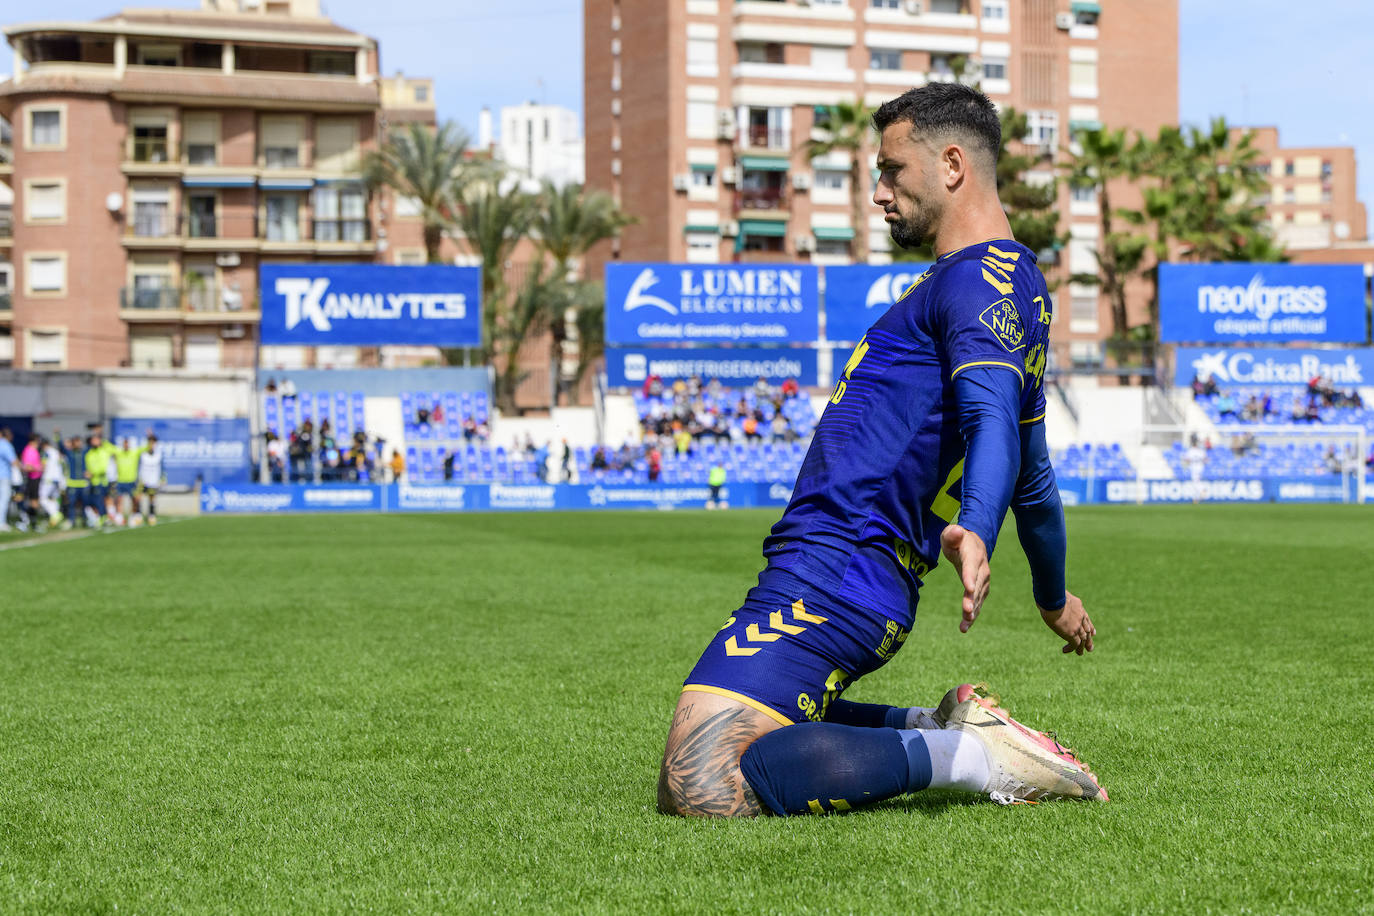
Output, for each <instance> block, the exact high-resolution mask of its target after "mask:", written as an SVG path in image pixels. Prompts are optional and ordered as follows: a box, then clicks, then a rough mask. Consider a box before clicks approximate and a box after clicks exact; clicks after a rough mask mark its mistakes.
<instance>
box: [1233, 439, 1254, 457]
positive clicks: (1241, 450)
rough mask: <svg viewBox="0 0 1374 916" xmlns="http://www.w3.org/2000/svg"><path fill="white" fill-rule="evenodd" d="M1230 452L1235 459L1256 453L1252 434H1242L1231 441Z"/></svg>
mask: <svg viewBox="0 0 1374 916" xmlns="http://www.w3.org/2000/svg"><path fill="white" fill-rule="evenodd" d="M1231 451H1232V453H1233V454H1235V456H1236V457H1237V458H1240V457H1243V456H1245V455H1247V454H1249V453H1251V452H1253V451H1257V445H1256V442H1255V434H1254V433H1242V434H1241V435H1239V436H1236V438H1235V439H1233V440H1231Z"/></svg>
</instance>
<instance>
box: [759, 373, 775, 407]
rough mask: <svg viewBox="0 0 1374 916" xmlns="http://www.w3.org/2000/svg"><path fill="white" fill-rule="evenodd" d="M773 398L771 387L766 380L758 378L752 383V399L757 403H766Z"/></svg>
mask: <svg viewBox="0 0 1374 916" xmlns="http://www.w3.org/2000/svg"><path fill="white" fill-rule="evenodd" d="M772 397H773V386H772V385H770V384H768V379H766V378H764V377H763V376H761V375H760V376H759V377H758V378H757V379H756V380H755V381H754V398H755V399H756V400H759V401H768V400H771V399H772Z"/></svg>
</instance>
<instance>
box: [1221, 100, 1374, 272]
mask: <svg viewBox="0 0 1374 916" xmlns="http://www.w3.org/2000/svg"><path fill="white" fill-rule="evenodd" d="M1243 130H1249V131H1250V132H1251V133H1252V134H1253V136H1254V145H1255V147H1256V148H1257V149H1258V150H1259V151H1260V157H1259V166H1260V169H1261V170H1262V171H1263V172H1264V174H1266V175H1268V176H1269V193H1268V194H1267V195H1266V196H1265V197H1264V198H1263V203H1264V205H1265V211H1266V213H1267V215H1268V217H1269V222H1270V225H1272V226H1273V228H1274V236H1275V238H1277V239H1278V241H1279V242H1280V243H1281V244H1282V245H1283V246H1284V247H1285V248H1287V249H1288V250H1289V251H1291V252H1293V253H1297V252H1299V251H1310V250H1312V249H1325V248H1331V247H1333V246H1336V245H1341V246H1342V247H1348V246H1349V245H1351V244H1353V243H1358V242H1363V241H1365V240H1366V239H1367V238H1368V229H1367V217H1366V214H1365V207H1364V204H1362V203H1360V201H1359V200H1358V199H1357V197H1356V196H1355V195H1356V185H1355V150H1354V149H1353V148H1351V147H1348V146H1326V147H1284V146H1280V145H1279V131H1278V128H1277V127H1255V128H1243Z"/></svg>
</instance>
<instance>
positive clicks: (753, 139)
mask: <svg viewBox="0 0 1374 916" xmlns="http://www.w3.org/2000/svg"><path fill="white" fill-rule="evenodd" d="M748 140H749V145H750V146H751V147H753V148H754V149H787V134H786V133H785V132H784V131H783V129H782V128H780V127H767V126H763V125H758V124H750V125H749V133H748Z"/></svg>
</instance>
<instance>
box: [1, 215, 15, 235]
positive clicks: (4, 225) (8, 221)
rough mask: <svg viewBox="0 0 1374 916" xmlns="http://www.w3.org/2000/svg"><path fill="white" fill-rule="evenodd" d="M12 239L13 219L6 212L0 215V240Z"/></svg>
mask: <svg viewBox="0 0 1374 916" xmlns="http://www.w3.org/2000/svg"><path fill="white" fill-rule="evenodd" d="M13 237H14V217H12V216H11V215H10V214H9V213H8V212H5V213H0V239H8V238H13Z"/></svg>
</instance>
